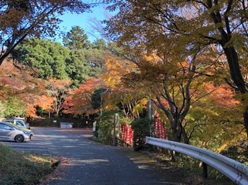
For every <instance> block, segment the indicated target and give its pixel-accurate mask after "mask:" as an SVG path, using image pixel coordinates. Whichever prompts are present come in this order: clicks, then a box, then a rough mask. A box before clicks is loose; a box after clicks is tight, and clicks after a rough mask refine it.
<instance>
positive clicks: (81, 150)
mask: <svg viewBox="0 0 248 185" xmlns="http://www.w3.org/2000/svg"><path fill="white" fill-rule="evenodd" d="M32 130H33V132H34V137H33V139H32V140H31V141H30V142H27V143H15V142H4V144H7V145H9V146H11V147H13V148H15V149H17V150H25V151H33V152H37V153H40V154H43V155H55V156H61V157H63V159H64V160H63V161H64V162H62V163H61V165H60V167H59V169H60V170H59V172H57V174H56V175H54V176H52V177H51V178H49V180H46V181H45V182H43V183H42V185H172V184H173V185H175V184H177V185H179V184H180V185H182V184H183V183H180V182H176V179H177V177H176V175H175V179H174V180H173V181H171V179H170V180H169V179H168V178H167V177H166V173H165V169H163V167H162V166H160V167H158V166H157V162H156V161H153V160H151V159H149V158H143V157H141V156H139V155H138V154H136V152H133V151H130V149H125V148H121V147H116V146H108V145H102V144H100V143H97V142H94V141H92V140H91V139H89V137H91V136H92V130H90V129H60V128H37V127H36V128H32Z"/></svg>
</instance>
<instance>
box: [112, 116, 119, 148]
mask: <svg viewBox="0 0 248 185" xmlns="http://www.w3.org/2000/svg"><path fill="white" fill-rule="evenodd" d="M118 137H119V114H118V113H115V117H114V137H113V145H114V146H117V144H118Z"/></svg>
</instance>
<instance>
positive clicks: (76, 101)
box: [63, 78, 102, 115]
mask: <svg viewBox="0 0 248 185" xmlns="http://www.w3.org/2000/svg"><path fill="white" fill-rule="evenodd" d="M101 84H102V81H101V80H100V79H96V78H88V79H87V80H86V81H85V83H84V84H82V85H80V86H79V87H78V88H77V89H75V90H73V91H70V92H69V94H70V96H68V97H67V98H66V99H65V101H64V103H63V109H64V110H63V113H66V114H74V115H76V114H82V113H83V112H88V111H92V107H91V96H92V93H93V92H94V90H95V89H97V88H98V87H99V86H100V85H101Z"/></svg>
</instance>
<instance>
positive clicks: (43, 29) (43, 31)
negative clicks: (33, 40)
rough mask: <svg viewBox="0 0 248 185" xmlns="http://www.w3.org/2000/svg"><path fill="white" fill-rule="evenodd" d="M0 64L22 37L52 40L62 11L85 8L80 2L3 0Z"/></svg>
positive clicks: (1, 4)
mask: <svg viewBox="0 0 248 185" xmlns="http://www.w3.org/2000/svg"><path fill="white" fill-rule="evenodd" d="M0 7H1V15H0V23H1V24H0V30H1V31H0V47H1V54H0V64H2V62H3V60H4V59H5V58H6V57H7V56H9V54H12V55H13V56H14V55H15V53H14V48H15V47H16V46H17V45H18V44H19V43H20V42H22V41H23V40H24V39H25V38H26V37H29V36H34V37H41V36H50V37H53V36H54V35H55V33H56V30H57V29H58V23H60V22H61V20H60V19H59V18H58V15H62V14H63V13H64V12H66V11H70V12H73V13H82V12H84V11H86V10H87V9H89V5H88V4H86V3H84V2H82V1H80V0H73V1H72V0H60V1H57V0H45V1H44V0H18V1H17V0H6V1H1V2H0Z"/></svg>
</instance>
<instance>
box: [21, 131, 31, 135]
mask: <svg viewBox="0 0 248 185" xmlns="http://www.w3.org/2000/svg"><path fill="white" fill-rule="evenodd" d="M23 133H24V134H27V135H30V134H31V133H30V132H26V131H23Z"/></svg>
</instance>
